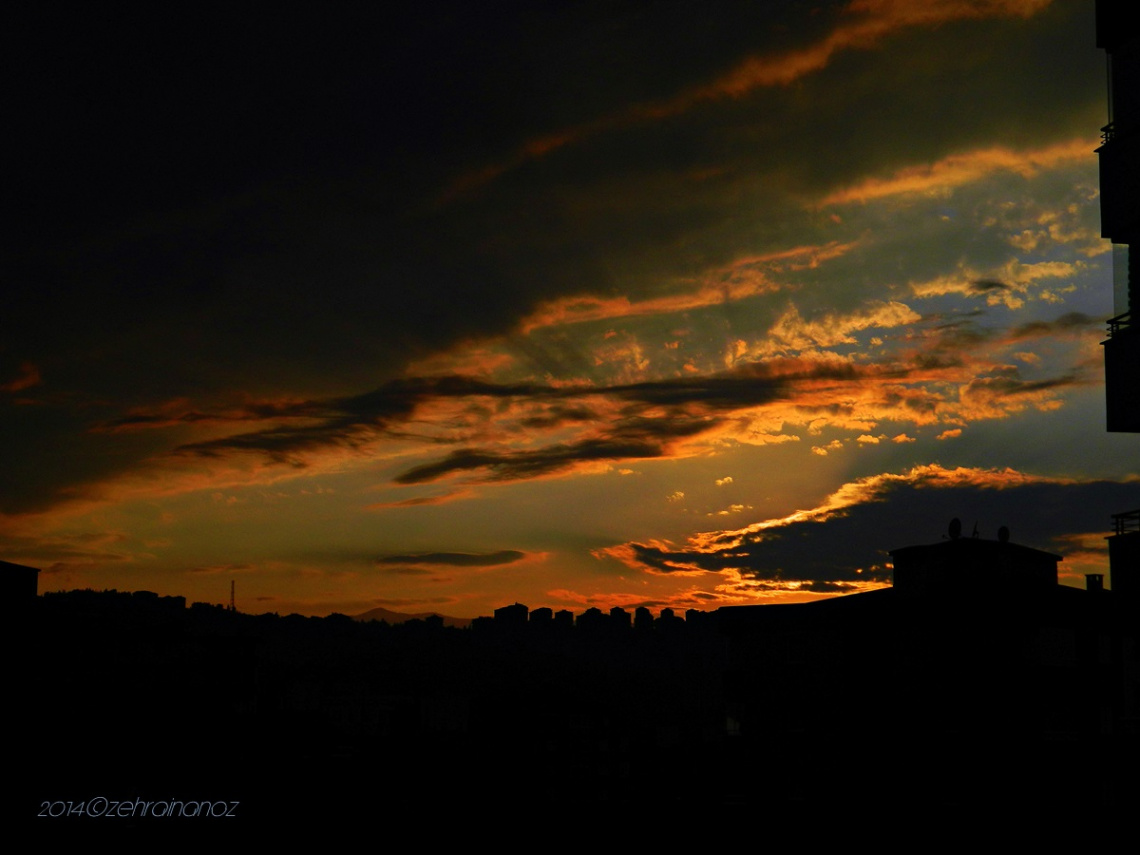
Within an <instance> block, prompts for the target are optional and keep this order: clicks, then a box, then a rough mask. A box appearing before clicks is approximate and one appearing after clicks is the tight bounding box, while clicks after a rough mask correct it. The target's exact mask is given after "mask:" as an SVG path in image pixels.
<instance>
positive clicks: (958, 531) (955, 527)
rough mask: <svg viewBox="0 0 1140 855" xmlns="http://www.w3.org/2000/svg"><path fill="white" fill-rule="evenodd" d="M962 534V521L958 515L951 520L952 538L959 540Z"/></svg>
mask: <svg viewBox="0 0 1140 855" xmlns="http://www.w3.org/2000/svg"><path fill="white" fill-rule="evenodd" d="M961 536H962V521H961V520H960V519H958V518H957V517H954V519H952V520H950V539H951V540H957V539H958V538H960V537H961Z"/></svg>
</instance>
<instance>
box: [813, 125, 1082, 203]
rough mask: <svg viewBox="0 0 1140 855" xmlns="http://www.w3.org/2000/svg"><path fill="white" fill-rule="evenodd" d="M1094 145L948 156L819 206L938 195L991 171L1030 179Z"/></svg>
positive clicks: (856, 187)
mask: <svg viewBox="0 0 1140 855" xmlns="http://www.w3.org/2000/svg"><path fill="white" fill-rule="evenodd" d="M1096 146H1097V141H1096V140H1095V139H1092V138H1085V137H1082V138H1079V139H1073V140H1067V141H1066V142H1061V143H1055V144H1054V145H1051V146H1047V147H1045V148H1041V149H1033V150H1025V151H1015V150H1013V149H1009V148H1004V147H1001V146H997V147H994V148H987V149H978V150H976V151H970V152H963V153H960V154H952V155H949V156H947V157H944V158H943V159H942V160H939V161H937V162H935V163H931V164H921V165H917V166H909V167H906V168H905V169H900V170H898V171H897V172H895V173H894V174H893V175H891V176H889V177H886V178H868V179H866V180H865V181H862V182H860V183H859V184H856V185H854V186H852V187H844V188H842V189H840V190H836V191H835V192H833V193H831V194H829V195H827V196H825V197H824V198H823V199H821V200H820V201H819V206H820V207H821V208H822V207H827V206H829V205H844V204H848V203H850V202H869V201H871V200H873V199H883V198H887V197H889V196H901V195H904V194H909V193H919V194H923V195H928V196H938V195H942V194H945V193H947V192H949V191H950V190H952V189H953V188H955V187H959V186H961V185H963V184H969V183H972V182H975V181H980V180H982V179H983V178H987V177H988V176H990V175H992V174H994V173H995V172H1014V173H1016V174H1018V175H1021V176H1023V177H1026V178H1031V177H1033V176H1035V175H1037V174H1038V173H1039V172H1041V171H1042V170H1046V169H1054V168H1056V167H1058V166H1061V165H1062V164H1065V163H1067V162H1069V161H1077V160H1085V159H1088V158H1091V157H1092V156H1093V155H1092V153H1093V150H1094V149H1095V148H1096Z"/></svg>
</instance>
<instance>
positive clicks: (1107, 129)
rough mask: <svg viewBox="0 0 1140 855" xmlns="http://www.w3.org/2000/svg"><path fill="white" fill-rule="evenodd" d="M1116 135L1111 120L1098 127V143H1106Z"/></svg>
mask: <svg viewBox="0 0 1140 855" xmlns="http://www.w3.org/2000/svg"><path fill="white" fill-rule="evenodd" d="M1115 136H1116V126H1115V124H1114V123H1113V122H1109V123H1108V124H1107V125H1105V126H1104V127H1103V128H1101V129H1100V144H1101V145H1108V144H1109V143H1110V142H1112V138H1113V137H1115Z"/></svg>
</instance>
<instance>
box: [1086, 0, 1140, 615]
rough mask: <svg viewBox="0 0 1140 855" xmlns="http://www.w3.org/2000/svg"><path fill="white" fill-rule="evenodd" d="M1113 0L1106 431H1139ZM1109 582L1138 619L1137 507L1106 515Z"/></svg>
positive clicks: (1139, 261) (1135, 141)
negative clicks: (1110, 296)
mask: <svg viewBox="0 0 1140 855" xmlns="http://www.w3.org/2000/svg"><path fill="white" fill-rule="evenodd" d="M1132 13H1133V10H1132V9H1131V8H1130V5H1129V4H1125V3H1124V2H1121V0H1097V4H1096V37H1097V47H1100V48H1103V49H1104V51H1105V54H1106V55H1107V58H1108V124H1107V125H1105V126H1104V128H1102V129H1101V133H1102V144H1101V146H1100V148H1098V149H1097V153H1098V155H1099V158H1100V219H1101V235H1102V236H1103V237H1106V238H1108V239H1109V240H1111V241H1112V245H1113V300H1114V304H1115V305H1114V312H1115V314H1114V315H1113V317H1112V318H1110V319H1109V321H1108V338H1107V339H1106V340H1105V341H1104V342H1102V344H1103V346H1104V385H1105V411H1106V421H1107V428H1108V430H1109V431H1110V432H1126V433H1140V324H1138V323H1137V318H1136V316H1135V314H1134V312H1136V311H1138V310H1140V201H1138V200H1140V29H1138V28H1137V27H1136V25H1135V23H1134V20H1133V17H1132ZM1112 520H1113V533H1112V534H1111V535H1110V536H1109V537H1108V547H1109V568H1110V569H1109V574H1110V584H1111V587H1112V589H1113V590H1114V591H1116V592H1117V593H1118V594H1120V595H1122V597H1123V598H1124V599H1125V600H1126V602H1128V603H1129V604H1130V608H1131V612H1132V614H1133V615H1134V616H1140V510H1133V511H1125V512H1122V513H1116V514H1113V515H1112Z"/></svg>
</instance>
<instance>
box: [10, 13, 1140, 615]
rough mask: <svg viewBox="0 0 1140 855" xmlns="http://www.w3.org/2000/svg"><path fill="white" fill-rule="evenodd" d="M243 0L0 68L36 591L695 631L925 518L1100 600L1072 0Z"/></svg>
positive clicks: (47, 50)
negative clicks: (560, 618)
mask: <svg viewBox="0 0 1140 855" xmlns="http://www.w3.org/2000/svg"><path fill="white" fill-rule="evenodd" d="M258 8H259V9H260V11H255V10H253V9H250V8H249V7H246V8H245V9H244V11H237V12H235V11H234V10H233V8H232V7H216V8H211V7H208V6H203V5H202V4H186V5H178V4H171V5H168V4H154V5H150V6H139V7H136V8H130V9H129V11H128V7H117V6H116V5H115V4H106V5H104V4H99V5H95V4H93V5H92V6H91V7H90V8H87V9H85V10H83V11H80V12H78V13H77V12H76V10H75V9H74V8H73V7H71V6H60V7H57V8H54V9H53V7H51V6H49V5H46V4H45V5H42V6H41V5H37V6H36V7H35V11H28V12H25V13H24V17H23V18H21V19H19V20H16V21H14V22H13V24H12V27H11V28H10V31H9V33H8V39H7V42H8V45H7V47H6V51H5V52H6V53H7V55H8V56H7V69H6V79H7V81H8V83H7V88H9V89H10V90H11V91H12V96H11V97H10V98H9V109H8V117H7V118H8V120H7V122H6V125H7V126H8V128H7V135H8V136H9V137H10V138H11V139H14V141H15V145H16V155H14V156H13V155H9V160H8V168H7V169H6V170H5V171H6V173H7V177H6V179H5V180H6V185H7V186H6V188H5V196H6V198H7V200H8V205H7V207H8V208H9V210H10V211H11V212H13V213H14V214H15V217H16V221H15V222H14V223H13V224H11V225H10V226H9V234H8V236H7V238H6V240H5V241H4V250H3V256H4V271H5V273H4V301H3V305H4V311H3V313H2V315H0V324H2V325H3V333H2V336H0V410H2V413H3V417H2V418H3V421H2V424H3V439H4V442H3V445H2V447H0V461H2V462H0V560H7V561H12V562H16V563H20V564H29V565H32V566H35V567H39V568H41V569H42V571H43V572H42V573H41V575H40V590H41V591H51V590H67V589H72V588H86V587H91V588H96V589H103V588H118V589H120V590H140V589H141V590H151V591H156V592H158V593H161V594H180V595H185V596H186V597H187V598H188V599H189V600H203V601H208V602H224V601H226V600H228V597H229V590H230V581H231V580H234V582H235V585H236V593H237V606H238V608H239V609H240V610H242V611H246V612H255V613H256V612H279V613H281V614H286V613H290V612H299V613H302V614H317V615H322V614H328V613H330V612H334V611H337V612H344V613H348V614H355V613H359V612H363V611H366V610H368V609H371V608H375V607H377V606H382V607H385V608H389V609H394V610H397V611H404V612H423V611H439V612H442V613H444V614H449V615H455V616H460V617H473V616H476V615H480V614H490V612H491V611H492V610H493V609H494V608H496V607H498V606H501V605H505V604H508V603H511V602H514V601H516V600H517V601H520V602H523V603H526V604H527V605H529V606H531V607H532V608H535V607H538V606H550V607H552V608H554V609H560V608H568V609H571V610H573V611H575V612H581V611H582V610H584V609H585V608H587V607H588V606H591V605H595V606H599V607H602V608H604V609H608V608H609V607H611V606H614V605H622V606H626V607H631V608H632V607H635V606H640V605H646V606H649V607H650V608H651V609H652V610H653V611H654V612H656V611H657V610H659V609H660V608H661V607H664V606H672V607H673V608H675V609H682V610H683V609H686V608H692V607H696V608H702V609H710V608H716V607H718V606H721V605H728V604H735V603H748V602H757V603H759V602H786V601H796V600H805V599H812V598H817V597H819V596H830V595H834V594H837V593H850V592H855V591H859V590H865V589H868V588H870V587H875V586H877V585H880V584H882V583H884V582H887V581H889V567H888V562H889V556H888V555H887V550H890V549H896V548H899V547H903V546H909V545H913V544H916V543H930V542H935V541H937V540H938V539H939V538H940V537H941V536H942V534H943V533H944V532H945V531H946V525H947V523H948V521H949V520H950V518H951V517H955V516H957V517H960V518H961V519H962V521H963V527H964V529H965V531H966V533H971V532H972V531H973V530H974V528H975V525H976V527H977V531H978V533H979V535H980V536H982V537H988V538H993V537H996V534H997V529H998V527H999V526H1002V525H1006V526H1009V528H1010V529H1011V531H1012V539H1013V540H1014V541H1015V542H1018V543H1023V544H1026V545H1029V546H1034V547H1037V548H1041V549H1046V550H1049V551H1051V552H1056V553H1059V554H1061V555H1063V556H1064V561H1063V562H1062V563H1061V565H1060V566H1061V571H1062V573H1063V574H1064V577H1063V581H1065V582H1066V583H1068V584H1073V585H1083V579H1081V575H1080V574H1083V573H1086V572H1105V571H1106V569H1107V555H1106V551H1105V541H1104V536H1105V534H1107V533H1108V530H1109V525H1110V519H1109V515H1110V514H1112V513H1116V512H1120V511H1126V510H1130V509H1132V508H1135V507H1140V453H1138V452H1140V438H1138V437H1136V436H1130V435H1123V436H1121V435H1110V434H1107V433H1106V432H1105V430H1104V385H1103V356H1102V352H1101V351H1102V349H1101V347H1100V342H1101V341H1102V339H1103V337H1104V321H1105V319H1106V318H1108V317H1109V316H1111V315H1112V314H1113V313H1114V305H1113V285H1112V248H1111V245H1110V244H1109V243H1108V242H1107V241H1105V240H1103V239H1101V237H1100V216H1099V209H1098V204H1099V202H1098V177H1097V156H1096V154H1095V149H1096V147H1097V145H1098V144H1099V129H1100V127H1101V126H1102V125H1104V124H1105V123H1106V122H1107V121H1108V115H1107V98H1106V85H1105V59H1104V54H1103V51H1100V50H1098V49H1097V48H1096V46H1095V33H1094V26H1093V3H1092V2H1091V0H1088V2H1075V1H1074V2H1068V0H1052V2H1050V0H925V1H924V2H916V0H853V2H847V3H825V2H794V0H787V2H700V3H697V2H682V0H676V2H665V0H662V2H578V3H569V2H558V3H555V2H487V3H469V2H455V3H452V2H431V3H423V2H417V3H397V4H391V5H383V6H381V4H346V5H343V6H336V5H333V6H331V7H329V6H327V5H325V4H312V5H309V6H305V7H298V6H294V5H290V6H289V11H288V12H282V11H280V10H277V9H272V7H270V6H262V7H258ZM239 9H240V5H239ZM271 9H272V11H270V10H271ZM77 15H78V16H77ZM979 582H980V580H979V579H978V578H977V577H972V576H970V575H969V574H968V573H967V574H964V575H963V579H962V583H963V585H977V584H979Z"/></svg>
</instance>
